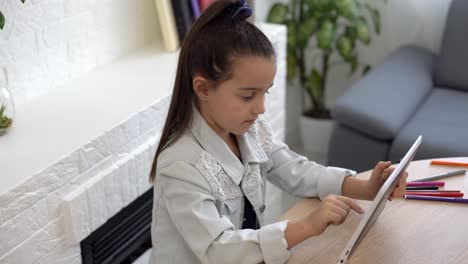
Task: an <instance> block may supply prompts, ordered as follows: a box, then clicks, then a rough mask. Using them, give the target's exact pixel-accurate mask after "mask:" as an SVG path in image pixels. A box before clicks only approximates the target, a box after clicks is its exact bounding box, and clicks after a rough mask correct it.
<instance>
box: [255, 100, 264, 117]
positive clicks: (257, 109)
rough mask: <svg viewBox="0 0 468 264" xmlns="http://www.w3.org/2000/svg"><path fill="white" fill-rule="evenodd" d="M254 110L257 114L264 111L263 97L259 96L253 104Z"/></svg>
mask: <svg viewBox="0 0 468 264" xmlns="http://www.w3.org/2000/svg"><path fill="white" fill-rule="evenodd" d="M254 112H255V114H257V115H261V114H263V113H265V98H261V99H260V100H258V101H257V103H256V104H255V106H254Z"/></svg>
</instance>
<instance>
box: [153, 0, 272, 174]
mask: <svg viewBox="0 0 468 264" xmlns="http://www.w3.org/2000/svg"><path fill="white" fill-rule="evenodd" d="M251 14H252V9H250V8H249V7H248V6H247V4H246V3H245V0H218V1H215V2H214V3H213V4H211V5H210V6H209V7H208V8H207V9H206V10H205V11H204V12H203V14H202V15H201V16H200V17H199V18H198V19H197V20H196V21H195V23H194V24H193V25H192V27H191V29H190V31H189V32H188V34H187V36H186V37H185V39H184V42H183V44H182V48H181V50H180V54H179V63H178V66H177V74H176V79H175V83H174V90H173V93H172V98H171V104H170V106H169V112H168V113H167V118H166V123H165V124H164V129H163V132H162V134H161V139H160V141H159V145H158V148H157V149H156V154H155V156H154V161H153V165H152V168H151V173H150V180H151V181H153V180H154V178H155V177H156V175H155V174H156V167H157V160H158V157H159V155H160V154H161V152H162V151H163V150H164V149H166V148H167V147H169V146H170V145H172V144H173V143H174V142H175V141H177V139H179V138H180V137H181V136H182V134H183V133H184V131H185V130H186V129H187V128H188V126H189V125H190V122H191V121H192V115H193V112H192V107H193V104H194V103H195V95H194V94H195V93H194V91H193V85H192V80H193V78H194V76H195V75H200V76H203V77H204V78H206V79H208V80H210V81H212V82H213V84H214V86H215V87H216V86H217V85H219V84H220V83H221V82H223V81H226V80H228V79H229V78H230V75H231V71H232V69H231V68H232V62H233V59H234V58H235V57H236V56H243V55H255V56H262V57H264V58H274V56H275V52H274V49H273V46H272V44H271V42H270V41H269V40H268V38H267V37H266V36H265V35H264V34H263V33H262V32H261V31H260V30H259V29H258V28H257V27H255V26H254V25H252V24H251V23H249V22H248V21H246V19H247V18H248V17H249V16H250V15H251Z"/></svg>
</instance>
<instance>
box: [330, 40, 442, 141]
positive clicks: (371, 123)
mask: <svg viewBox="0 0 468 264" xmlns="http://www.w3.org/2000/svg"><path fill="white" fill-rule="evenodd" d="M433 64H434V55H433V54H432V53H431V52H429V51H427V50H424V49H422V48H418V47H412V46H410V47H404V48H400V49H398V50H397V51H395V52H394V53H392V54H391V55H390V56H389V57H388V58H387V59H386V60H385V62H384V63H382V64H380V65H378V66H376V67H375V68H374V69H373V70H372V71H371V72H369V74H368V75H367V76H365V77H364V78H363V79H362V80H360V81H359V82H358V83H357V84H355V85H354V86H353V87H351V88H350V89H349V90H348V91H347V92H346V93H345V94H344V95H343V96H342V97H341V98H340V99H339V100H338V101H337V103H336V105H335V107H334V109H333V111H332V115H333V118H334V119H335V120H337V121H338V122H339V123H342V124H345V125H347V126H349V127H350V128H353V129H356V130H357V131H360V132H361V133H363V134H367V135H368V136H371V137H373V138H376V139H381V140H391V139H393V138H394V137H395V136H396V135H397V133H398V132H399V130H400V129H401V127H403V125H404V124H405V123H406V121H407V120H408V119H409V118H410V117H411V116H412V114H413V113H414V111H415V110H416V109H417V108H418V107H419V105H420V104H421V103H422V102H423V101H424V99H425V98H426V97H427V95H428V94H429V92H430V90H431V89H432V86H433V83H432V73H433Z"/></svg>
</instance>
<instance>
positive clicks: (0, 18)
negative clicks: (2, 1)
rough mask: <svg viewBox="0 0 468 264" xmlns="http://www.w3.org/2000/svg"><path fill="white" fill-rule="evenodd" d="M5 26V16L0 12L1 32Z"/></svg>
mask: <svg viewBox="0 0 468 264" xmlns="http://www.w3.org/2000/svg"><path fill="white" fill-rule="evenodd" d="M4 26H5V16H4V15H3V13H2V11H0V29H1V30H3V27H4Z"/></svg>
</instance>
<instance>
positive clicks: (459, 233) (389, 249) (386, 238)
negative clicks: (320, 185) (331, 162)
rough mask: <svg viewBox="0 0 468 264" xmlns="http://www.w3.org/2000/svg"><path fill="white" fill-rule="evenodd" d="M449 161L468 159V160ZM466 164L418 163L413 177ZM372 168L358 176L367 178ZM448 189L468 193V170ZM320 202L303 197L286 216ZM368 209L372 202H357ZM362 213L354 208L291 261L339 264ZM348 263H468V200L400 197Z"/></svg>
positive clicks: (300, 248) (411, 168)
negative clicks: (339, 257) (430, 199)
mask: <svg viewBox="0 0 468 264" xmlns="http://www.w3.org/2000/svg"><path fill="white" fill-rule="evenodd" d="M450 160H460V161H465V162H467V161H468V157H466V158H450ZM458 169H468V168H467V167H450V166H440V165H430V160H421V161H413V162H412V163H411V164H410V166H409V168H408V170H407V171H408V173H409V177H408V181H411V180H415V179H418V178H423V177H428V176H431V175H434V174H438V173H442V172H448V171H453V170H458ZM369 176H370V171H367V172H363V173H360V174H358V175H357V177H362V178H368V177H369ZM440 181H445V187H444V189H456V190H461V191H462V192H464V193H465V197H468V173H466V174H465V175H458V176H451V177H448V178H445V179H441V180H440ZM319 203H320V201H319V200H317V199H304V200H301V201H300V202H298V203H297V204H296V205H294V206H293V207H292V208H291V209H290V210H288V211H287V212H286V213H285V214H284V215H282V216H281V220H285V219H295V218H298V217H302V216H305V215H306V214H307V213H308V212H311V211H313V210H315V209H316V208H317V207H318V205H319ZM358 203H359V204H360V205H361V206H363V208H365V209H366V208H367V207H368V206H369V205H370V202H369V201H358ZM361 218H362V215H359V214H357V213H355V212H353V211H352V212H351V213H350V214H349V216H348V218H347V219H346V221H345V222H344V223H343V224H342V225H340V226H330V227H329V228H327V230H326V231H325V232H324V233H323V234H322V235H321V236H318V237H312V238H309V239H308V240H305V241H304V242H302V243H301V244H299V245H297V246H296V247H294V248H293V250H292V256H291V258H290V259H289V262H288V263H289V264H299V263H320V264H326V263H336V262H337V259H338V256H339V255H340V253H341V251H342V250H343V248H344V247H345V245H346V243H347V242H348V240H349V239H350V238H351V235H352V234H353V232H354V230H355V229H356V227H357V226H358V224H359V221H360V220H361ZM349 263H352V264H354V263H356V264H363V263H373V264H375V263H388V264H395V263H405V264H407V263H411V264H414V263H424V264H426V263H468V204H457V203H447V202H433V201H416V200H406V199H395V200H393V201H392V202H388V203H387V205H386V207H385V209H384V210H383V212H382V214H381V215H380V217H379V218H378V219H377V221H376V222H375V224H374V226H373V227H372V228H371V229H370V231H369V232H368V233H367V235H366V237H365V238H364V239H363V240H362V241H361V243H360V244H359V246H358V247H357V248H356V249H355V251H354V253H353V254H352V255H351V257H350V258H349Z"/></svg>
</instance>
